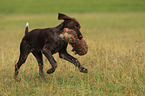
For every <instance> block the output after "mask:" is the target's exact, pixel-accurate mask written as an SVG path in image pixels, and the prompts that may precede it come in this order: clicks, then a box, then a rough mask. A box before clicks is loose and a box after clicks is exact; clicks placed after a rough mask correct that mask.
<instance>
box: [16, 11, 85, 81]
mask: <svg viewBox="0 0 145 96" xmlns="http://www.w3.org/2000/svg"><path fill="white" fill-rule="evenodd" d="M58 20H64V21H63V22H62V23H61V24H60V25H58V26H56V27H53V28H45V29H34V30H32V31H30V32H28V23H27V24H26V28H25V36H24V37H23V39H22V41H21V44H20V56H19V60H18V62H17V63H16V64H15V74H14V78H15V80H16V81H19V80H18V73H19V69H20V67H21V65H22V64H24V63H25V61H26V59H27V56H28V55H29V53H32V54H33V55H34V57H35V58H36V59H37V62H38V66H39V75H40V76H41V77H42V79H43V80H44V81H46V80H47V79H46V77H45V75H44V72H43V57H42V54H44V55H45V56H46V58H47V59H48V61H49V62H50V64H51V66H52V67H51V68H50V69H48V70H47V73H48V74H51V73H53V72H54V71H55V70H56V68H57V62H56V61H55V59H54V58H53V56H52V55H53V54H55V53H59V57H60V58H62V59H65V60H67V61H69V62H71V63H73V64H74V65H75V66H76V67H78V68H79V70H80V72H83V73H87V72H88V70H87V69H86V68H84V67H83V66H82V65H81V64H80V62H79V61H78V60H77V59H76V58H75V57H73V56H71V55H70V54H69V53H68V52H67V45H68V43H67V42H65V41H64V40H63V39H62V38H60V37H59V36H60V34H62V32H63V29H64V28H69V29H72V30H74V31H75V32H76V34H77V36H78V38H79V39H80V40H81V39H82V38H83V36H82V34H81V32H80V28H81V26H80V24H79V22H78V21H77V20H76V19H75V18H71V17H69V16H67V15H65V14H63V13H58Z"/></svg>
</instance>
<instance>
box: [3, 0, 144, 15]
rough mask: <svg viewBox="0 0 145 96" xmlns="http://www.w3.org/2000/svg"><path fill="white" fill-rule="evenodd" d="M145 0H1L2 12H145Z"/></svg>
mask: <svg viewBox="0 0 145 96" xmlns="http://www.w3.org/2000/svg"><path fill="white" fill-rule="evenodd" d="M144 5H145V0H109V2H108V0H91V1H90V0H71V1H66V0H61V1H60V0H49V1H48V0H24V1H22V0H0V13H1V14H42V13H45V14H46V13H48V14H49V13H58V12H65V13H74V12H75V13H86V12H87V13H88V12H89V13H90V12H144V11H145V6H144Z"/></svg>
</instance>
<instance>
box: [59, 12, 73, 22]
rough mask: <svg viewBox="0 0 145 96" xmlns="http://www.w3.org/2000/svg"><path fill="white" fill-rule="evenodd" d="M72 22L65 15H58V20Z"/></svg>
mask: <svg viewBox="0 0 145 96" xmlns="http://www.w3.org/2000/svg"><path fill="white" fill-rule="evenodd" d="M62 19H63V20H70V19H71V18H70V17H69V16H67V15H65V14H62V13H58V20H62Z"/></svg>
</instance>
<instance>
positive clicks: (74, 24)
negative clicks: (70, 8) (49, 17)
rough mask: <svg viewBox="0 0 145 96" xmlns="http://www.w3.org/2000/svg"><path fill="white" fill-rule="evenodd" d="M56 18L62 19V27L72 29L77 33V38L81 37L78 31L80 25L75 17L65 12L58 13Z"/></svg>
mask: <svg viewBox="0 0 145 96" xmlns="http://www.w3.org/2000/svg"><path fill="white" fill-rule="evenodd" d="M58 20H64V28H69V29H73V30H74V31H75V32H76V33H77V35H78V38H79V39H82V38H83V36H82V34H81V32H80V28H81V26H80V24H79V22H78V21H77V20H76V19H75V18H71V17H69V16H67V15H65V14H62V13H58Z"/></svg>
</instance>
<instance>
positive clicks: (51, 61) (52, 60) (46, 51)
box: [42, 48, 57, 74]
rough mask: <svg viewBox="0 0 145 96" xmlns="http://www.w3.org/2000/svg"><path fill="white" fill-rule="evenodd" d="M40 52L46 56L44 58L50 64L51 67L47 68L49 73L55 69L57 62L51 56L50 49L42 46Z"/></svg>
mask: <svg viewBox="0 0 145 96" xmlns="http://www.w3.org/2000/svg"><path fill="white" fill-rule="evenodd" d="M42 53H43V54H44V55H45V56H46V58H47V59H48V61H49V62H50V64H51V66H52V67H51V68H50V69H48V70H47V73H48V74H51V73H53V72H54V71H55V69H56V68H57V62H56V61H55V59H54V58H53V56H52V53H51V51H50V50H48V49H47V48H44V49H43V50H42Z"/></svg>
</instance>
